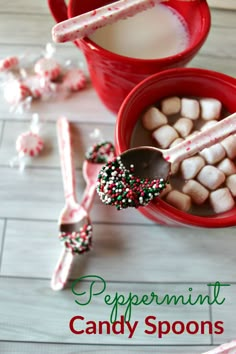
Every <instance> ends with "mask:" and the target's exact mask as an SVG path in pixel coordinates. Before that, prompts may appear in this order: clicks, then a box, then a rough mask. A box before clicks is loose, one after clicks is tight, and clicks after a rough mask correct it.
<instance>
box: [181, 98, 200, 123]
mask: <svg viewBox="0 0 236 354" xmlns="http://www.w3.org/2000/svg"><path fill="white" fill-rule="evenodd" d="M199 114H200V105H199V102H198V101H197V100H194V99H191V98H182V100H181V115H182V116H183V117H186V118H189V119H193V120H195V119H198V117H199Z"/></svg>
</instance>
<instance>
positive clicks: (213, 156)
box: [200, 144, 225, 165]
mask: <svg viewBox="0 0 236 354" xmlns="http://www.w3.org/2000/svg"><path fill="white" fill-rule="evenodd" d="M200 155H201V156H202V157H203V158H204V159H205V160H206V162H207V163H209V164H211V165H214V164H215V163H217V162H219V161H221V160H222V159H223V158H224V157H225V149H224V148H223V146H222V145H221V144H215V145H212V146H211V147H209V148H206V149H203V150H202V151H201V152H200Z"/></svg>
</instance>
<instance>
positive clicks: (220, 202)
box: [209, 188, 234, 213]
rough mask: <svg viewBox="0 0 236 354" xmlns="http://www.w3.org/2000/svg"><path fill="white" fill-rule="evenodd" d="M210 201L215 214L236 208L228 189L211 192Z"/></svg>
mask: <svg viewBox="0 0 236 354" xmlns="http://www.w3.org/2000/svg"><path fill="white" fill-rule="evenodd" d="M209 200H210V203H211V206H212V208H213V210H214V211H215V213H224V212H225V211H228V210H230V209H232V208H233V207H234V199H233V197H232V195H231V193H230V191H229V190H228V188H220V189H217V190H216V191H214V192H211V194H210V197H209Z"/></svg>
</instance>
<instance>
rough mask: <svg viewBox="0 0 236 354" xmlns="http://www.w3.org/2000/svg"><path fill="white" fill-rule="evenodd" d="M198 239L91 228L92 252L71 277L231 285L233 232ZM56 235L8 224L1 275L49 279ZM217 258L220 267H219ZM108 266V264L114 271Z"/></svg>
mask: <svg viewBox="0 0 236 354" xmlns="http://www.w3.org/2000/svg"><path fill="white" fill-rule="evenodd" d="M109 219H110V218H109ZM109 219H108V220H109ZM197 233H198V234H197V235H196V231H195V230H192V229H189V230H188V229H185V228H170V227H169V228H167V227H165V228H164V229H163V227H161V226H156V225H153V226H151V225H150V226H149V227H148V228H147V226H146V225H145V224H144V225H128V224H127V225H125V224H121V225H119V224H118V225H114V224H95V225H94V250H93V251H92V252H91V253H90V254H88V255H86V256H85V257H84V256H82V257H79V256H78V257H75V262H74V266H73V271H72V274H71V277H72V278H77V277H79V276H81V274H82V273H83V272H86V274H94V273H95V274H96V273H98V274H99V275H101V276H103V277H104V278H105V279H107V280H109V279H113V280H117V281H119V280H121V278H120V277H121V274H122V280H125V281H159V282H165V281H167V282H190V283H192V282H208V281H212V280H215V281H216V280H218V279H219V280H221V281H224V282H225V281H228V282H234V281H235V273H234V265H235V261H236V257H235V252H234V250H235V247H236V238H235V235H234V232H231V233H229V232H227V229H218V230H198V231H197ZM57 234H58V232H57V225H56V224H55V223H54V222H45V221H40V220H39V221H27V220H23V221H22V220H9V221H8V223H7V231H6V239H5V244H4V245H5V246H4V254H3V260H2V271H1V274H3V275H4V276H6V275H9V276H14V275H17V276H25V277H34V278H50V277H51V274H52V270H53V267H54V265H55V264H56V261H57V257H59V253H60V250H61V247H60V242H59V240H58V239H57ZM15 244H18V247H17V248H15V247H14V245H15ZM29 245H31V248H30V249H29ZM229 245H230V246H229ZM140 246H142V247H140ZM180 254H181V257H180ZM221 254H223V255H224V263H223V264H224V266H222V262H219V259H220V257H221ZM29 264H30V265H31V266H30V267H29ZM107 264H112V269H110V268H109V267H107ZM144 265H145V266H144ZM134 269H135V272H134ZM173 269H175V272H173ZM206 270H207V271H206Z"/></svg>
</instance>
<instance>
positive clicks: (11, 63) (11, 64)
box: [0, 56, 19, 72]
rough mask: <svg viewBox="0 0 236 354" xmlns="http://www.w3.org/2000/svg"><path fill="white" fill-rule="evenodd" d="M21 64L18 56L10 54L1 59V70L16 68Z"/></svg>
mask: <svg viewBox="0 0 236 354" xmlns="http://www.w3.org/2000/svg"><path fill="white" fill-rule="evenodd" d="M18 64H19V59H18V58H17V57H16V56H10V57H7V58H5V59H2V60H0V72H4V71H8V70H11V69H14V68H15V67H16V66H17V65H18Z"/></svg>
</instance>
